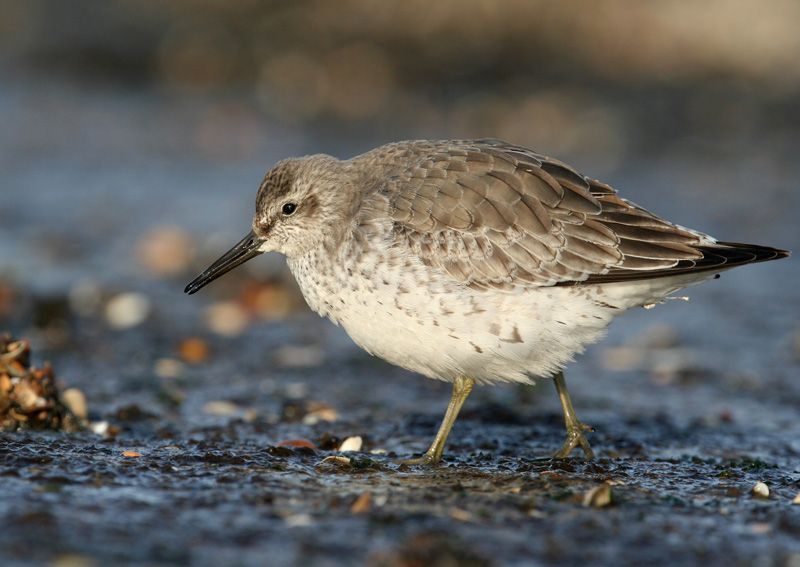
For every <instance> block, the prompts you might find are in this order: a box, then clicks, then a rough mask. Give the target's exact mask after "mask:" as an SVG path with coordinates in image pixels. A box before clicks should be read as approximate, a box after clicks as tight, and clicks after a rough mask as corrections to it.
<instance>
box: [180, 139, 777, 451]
mask: <svg viewBox="0 0 800 567" xmlns="http://www.w3.org/2000/svg"><path fill="white" fill-rule="evenodd" d="M268 251H278V252H281V253H283V254H285V255H286V256H287V259H288V262H289V267H290V269H291V270H292V272H293V273H294V275H295V277H296V278H297V280H298V283H299V285H300V288H301V289H302V291H303V294H304V296H305V297H306V300H307V301H308V303H309V305H310V306H311V307H312V309H314V310H315V311H317V312H318V313H320V314H322V315H324V316H327V317H329V318H330V319H331V320H333V321H334V322H336V323H337V324H340V325H342V326H343V327H344V328H345V329H346V330H347V332H348V333H349V334H350V336H351V337H352V338H353V340H354V341H355V342H356V343H358V344H359V345H361V346H362V347H363V348H365V349H366V350H367V351H369V352H372V353H373V354H376V355H378V356H381V357H382V358H384V359H386V360H388V361H389V362H392V363H394V364H397V365H400V366H403V367H405V368H408V369H410V370H413V371H416V372H420V373H422V374H424V375H426V376H428V377H431V378H438V379H443V380H448V381H451V382H453V385H454V389H453V399H452V400H451V403H450V406H449V407H448V411H447V414H446V416H445V420H444V422H443V424H442V427H441V428H440V431H439V434H438V435H437V437H436V440H435V441H434V444H433V445H432V446H431V448H430V449H429V450H428V452H427V453H426V454H425V456H424V457H423V458H422V459H421V461H424V462H435V461H437V460H438V459H439V458H440V457H441V454H442V450H443V447H444V443H445V441H446V438H447V434H448V433H449V430H450V427H451V426H452V423H453V421H454V420H455V417H456V415H457V413H458V410H459V409H460V407H461V404H462V403H463V402H464V400H465V399H466V397H467V396H468V394H469V392H470V391H471V389H472V386H473V384H474V383H476V382H477V383H492V382H497V381H519V382H528V381H530V378H531V377H537V376H545V377H546V376H553V377H554V378H555V383H556V387H557V389H558V392H559V396H560V399H561V402H562V407H563V409H564V415H565V421H566V424H567V431H568V435H567V440H566V441H565V443H564V447H562V449H561V451H559V452H558V453H557V456H560V457H564V456H567V455H568V454H569V453H570V452H571V451H572V449H573V448H574V447H576V446H578V445H580V446H581V447H582V448H583V450H584V451H585V453H586V454H587V456H591V449H590V448H589V444H588V442H587V441H586V439H585V437H584V435H583V431H584V430H585V429H586V427H585V426H584V425H583V424H581V423H580V421H579V420H578V419H577V417H576V416H575V414H574V410H573V409H572V404H571V401H570V399H569V395H568V393H567V390H566V384H565V382H564V378H563V374H562V372H561V369H562V368H563V366H564V365H565V364H566V363H567V362H568V361H569V360H570V359H571V358H572V357H573V356H574V355H575V354H576V353H578V352H580V351H581V350H582V349H583V348H584V347H585V346H586V345H587V344H589V343H591V342H593V341H595V340H597V339H598V338H599V337H600V336H601V335H602V333H603V331H604V330H605V328H606V327H607V325H608V324H609V323H610V321H611V320H612V319H613V318H614V317H615V316H617V315H618V314H620V313H622V312H623V311H624V310H626V309H628V308H630V307H633V306H637V305H649V304H653V303H657V302H660V301H662V300H663V299H664V298H665V297H666V296H668V295H669V294H670V293H672V292H674V291H676V290H678V289H680V288H682V287H685V286H687V285H691V284H694V283H697V282H700V281H703V280H705V279H707V278H709V277H711V276H713V275H715V274H716V273H718V272H719V271H722V270H725V269H728V268H731V267H734V266H738V265H741V264H747V263H751V262H761V261H765V260H772V259H776V258H782V257H785V256H787V255H788V253H787V252H785V251H783V250H778V249H774V248H768V247H763V246H755V245H748V244H735V243H729V242H718V241H716V240H715V239H713V238H712V237H710V236H708V235H706V234H703V233H701V232H697V231H694V230H690V229H687V228H684V227H680V226H678V225H675V224H673V223H670V222H668V221H666V220H664V219H661V218H659V217H657V216H656V215H654V214H652V213H650V212H648V211H646V210H645V209H643V208H641V207H639V206H637V205H635V204H634V203H631V202H630V201H627V200H625V199H623V198H621V197H620V196H619V195H618V194H617V193H616V191H615V190H614V189H612V188H611V187H609V186H608V185H606V184H604V183H601V182H600V181H596V180H593V179H590V178H587V177H585V176H583V175H581V174H579V173H578V172H576V171H575V170H574V169H573V168H571V167H570V166H568V165H566V164H564V163H562V162H559V161H557V160H554V159H552V158H548V157H545V156H543V155H541V154H537V153H535V152H533V151H531V150H529V149H527V148H524V147H521V146H516V145H513V144H509V143H506V142H502V141H497V140H455V141H413V142H399V143H396V144H389V145H386V146H381V147H379V148H376V149H375V150H372V151H370V152H367V153H365V154H363V155H361V156H357V157H355V158H353V159H351V160H347V161H339V160H336V159H334V158H331V157H329V156H310V157H307V158H300V159H290V160H285V161H282V162H280V163H279V164H277V165H276V166H275V167H274V168H272V169H271V170H270V171H269V172H268V173H267V175H266V177H265V179H264V181H263V182H262V184H261V187H260V189H259V193H258V198H257V203H256V214H255V217H254V220H253V230H252V232H251V233H250V234H249V235H248V236H247V237H245V238H244V239H243V240H242V241H241V242H240V243H239V244H238V245H237V246H236V247H234V249H232V250H231V251H230V252H228V253H227V254H226V255H224V256H223V257H222V258H220V260H218V261H217V262H216V263H215V264H214V265H212V266H211V267H210V268H209V269H208V270H207V271H206V272H204V273H203V274H202V275H201V276H200V277H198V278H197V279H196V280H195V281H194V282H192V283H191V284H189V286H188V287H187V292H189V293H194V292H195V291H197V290H198V289H200V287H202V286H203V285H205V284H206V283H208V282H210V281H211V280H213V279H214V278H216V277H218V276H219V275H221V274H222V273H224V272H226V271H228V270H230V269H232V268H233V267H235V266H237V265H239V264H241V263H242V262H244V261H246V260H248V259H250V258H252V257H254V256H256V255H258V254H260V253H262V252H268Z"/></svg>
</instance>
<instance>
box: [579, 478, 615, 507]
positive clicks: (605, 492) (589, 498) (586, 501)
mask: <svg viewBox="0 0 800 567" xmlns="http://www.w3.org/2000/svg"><path fill="white" fill-rule="evenodd" d="M611 501H612V495H611V485H610V484H609V483H607V482H605V483H603V484H601V485H600V486H595V487H594V488H591V489H589V490H588V491H586V493H585V494H584V495H583V505H584V506H592V507H594V508H604V507H606V506H609V505H610V504H611Z"/></svg>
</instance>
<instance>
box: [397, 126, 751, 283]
mask: <svg viewBox="0 0 800 567" xmlns="http://www.w3.org/2000/svg"><path fill="white" fill-rule="evenodd" d="M417 144H419V146H420V147H417V148H416V149H415V151H414V152H413V154H414V155H416V157H417V158H418V159H415V160H413V161H414V164H413V165H412V166H410V167H406V168H402V169H401V170H399V172H397V173H395V174H393V175H392V176H390V177H389V179H388V180H387V182H386V185H385V187H384V189H383V191H384V195H385V198H386V200H387V201H388V213H389V216H390V218H391V220H392V223H393V225H392V228H393V232H394V238H395V240H396V242H397V243H398V244H403V243H404V244H405V245H407V246H408V248H409V249H410V250H411V251H412V252H413V253H414V254H415V255H416V256H418V257H419V258H420V260H421V261H422V262H423V263H425V264H427V265H430V266H435V267H437V268H439V269H441V270H442V271H444V272H446V273H447V274H449V275H450V276H451V277H452V278H454V279H455V280H456V281H458V282H461V283H464V284H466V285H469V286H471V287H474V288H479V289H480V288H482V289H489V288H494V289H512V288H514V287H518V286H521V285H522V286H550V285H568V284H576V283H581V282H586V283H601V282H613V281H625V280H632V279H647V278H653V277H658V276H664V275H671V274H675V273H682V272H686V271H695V270H699V269H712V268H714V267H716V266H720V265H724V264H725V263H726V262H727V261H728V260H727V258H726V257H725V254H724V253H723V254H720V253H718V249H719V248H720V247H719V246H717V245H716V243H715V241H714V240H713V239H712V238H711V237H709V236H707V235H704V234H702V233H699V232H695V231H691V230H689V229H685V228H683V227H679V226H677V225H675V224H672V223H670V222H667V221H665V220H663V219H661V218H658V217H657V216H655V215H653V214H652V213H650V212H648V211H646V210H645V209H643V208H641V207H639V206H637V205H635V204H634V203H631V202H630V201H627V200H625V199H623V198H621V197H619V196H618V195H617V193H616V191H615V190H614V189H612V188H611V187H609V186H608V185H605V184H603V183H601V182H599V181H596V180H593V179H589V178H587V177H584V176H583V175H580V174H579V173H577V172H576V171H575V170H574V169H572V168H571V167H570V166H568V165H566V164H564V163H562V162H559V161H557V160H554V159H551V158H548V157H545V156H542V155H539V154H537V153H535V152H532V151H531V150H529V149H526V148H524V147H520V146H515V145H512V144H508V143H505V142H502V141H495V140H478V141H453V142H441V143H433V144H430V145H426V144H425V143H422V142H418V143H417ZM405 155H406V156H408V155H409V153H405ZM737 263H738V262H737Z"/></svg>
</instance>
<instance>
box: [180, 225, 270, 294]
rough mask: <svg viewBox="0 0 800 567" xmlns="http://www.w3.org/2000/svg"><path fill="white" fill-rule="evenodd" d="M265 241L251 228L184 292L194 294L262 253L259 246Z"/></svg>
mask: <svg viewBox="0 0 800 567" xmlns="http://www.w3.org/2000/svg"><path fill="white" fill-rule="evenodd" d="M263 243H264V239H263V238H261V237H260V236H257V235H256V233H254V232H253V231H252V230H251V231H250V233H249V234H248V235H247V236H245V237H244V238H242V240H241V241H240V242H239V243H238V244H237V245H236V246H234V247H233V248H231V249H230V250H228V251H227V252H226V253H225V255H223V256H222V257H221V258H220V259H219V260H217V261H216V262H214V263H213V264H211V265H210V266H209V267H208V269H207V270H206V271H205V272H203V273H202V274H200V275H199V276H197V277H196V278H195V279H194V281H192V283H190V284H189V285H187V286H186V289H184V290H183V291H184V293H188V294H189V295H192V294H193V293H196V292H198V291H200V289H201V288H203V287H205V286H206V285H208V284H210V283H211V282H213V281H214V280H215V279H217V278H218V277H220V276H221V275H223V274H226V273H228V272H230V271H231V270H232V269H234V268H235V267H236V266H240V265H242V264H244V263H245V262H247V261H248V260H250V259H251V258H255V257H256V256H258V255H259V254H261V253H262V252H261V251H260V250H259V247H260V246H261V245H262V244H263Z"/></svg>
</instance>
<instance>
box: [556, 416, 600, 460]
mask: <svg viewBox="0 0 800 567" xmlns="http://www.w3.org/2000/svg"><path fill="white" fill-rule="evenodd" d="M584 431H594V429H593V428H592V427H591V426H590V425H586V424H585V423H581V422H577V423H574V424H570V425H568V426H567V438H566V439H565V440H564V445H562V447H561V449H559V450H558V451H556V452H555V454H554V455H553V458H554V459H566V458H567V457H569V456H570V453H572V451H573V450H574V449H575V448H577V447H580V448H581V449H583V455H584V457H585V458H586V460H587V461H589V460H591V459H594V451H592V447H591V445H589V442H588V441H587V440H586V436H585V435H584V434H583V432H584Z"/></svg>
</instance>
